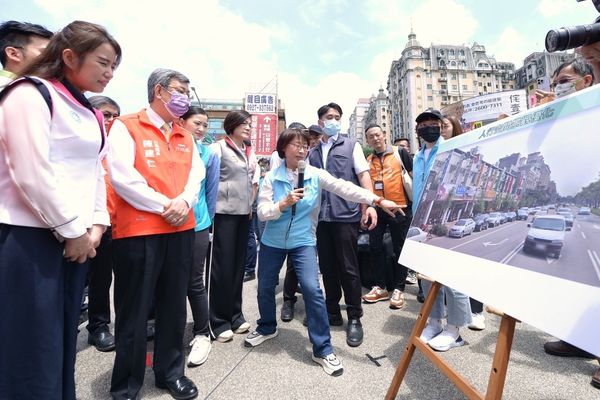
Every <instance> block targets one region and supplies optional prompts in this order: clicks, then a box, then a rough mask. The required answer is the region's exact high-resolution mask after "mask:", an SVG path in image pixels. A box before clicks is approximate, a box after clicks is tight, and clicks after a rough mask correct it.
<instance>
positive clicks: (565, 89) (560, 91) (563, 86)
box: [554, 81, 577, 98]
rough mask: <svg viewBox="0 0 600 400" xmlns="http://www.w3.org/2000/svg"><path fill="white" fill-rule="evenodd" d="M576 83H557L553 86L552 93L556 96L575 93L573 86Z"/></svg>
mask: <svg viewBox="0 0 600 400" xmlns="http://www.w3.org/2000/svg"><path fill="white" fill-rule="evenodd" d="M576 84H577V81H571V82H565V83H559V84H558V85H556V86H555V87H554V94H555V95H556V97H557V98H561V97H565V96H567V95H569V94H571V93H575V92H576V91H577V88H576V87H575V85H576Z"/></svg>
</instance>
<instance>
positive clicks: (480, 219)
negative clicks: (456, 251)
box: [473, 214, 490, 232]
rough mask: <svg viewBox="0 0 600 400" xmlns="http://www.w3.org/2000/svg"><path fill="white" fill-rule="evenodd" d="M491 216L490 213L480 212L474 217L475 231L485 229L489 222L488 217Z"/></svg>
mask: <svg viewBox="0 0 600 400" xmlns="http://www.w3.org/2000/svg"><path fill="white" fill-rule="evenodd" d="M489 218H490V216H489V215H488V214H479V215H477V216H475V217H474V218H473V220H474V221H475V232H480V231H485V230H486V229H487V228H488V226H489V224H488V219H489Z"/></svg>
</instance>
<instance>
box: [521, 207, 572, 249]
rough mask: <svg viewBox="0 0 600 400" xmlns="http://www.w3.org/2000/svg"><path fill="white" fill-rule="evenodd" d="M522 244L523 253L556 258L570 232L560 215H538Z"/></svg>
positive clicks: (529, 225)
mask: <svg viewBox="0 0 600 400" xmlns="http://www.w3.org/2000/svg"><path fill="white" fill-rule="evenodd" d="M527 226H528V227H529V231H528V232H527V237H526V238H525V243H524V244H523V252H525V253H531V252H539V253H543V254H545V255H550V256H553V257H554V258H558V257H559V256H560V252H561V250H562V248H563V244H564V242H565V232H566V231H570V230H571V228H568V227H567V224H566V222H565V218H564V217H563V216H562V215H540V216H538V217H536V219H535V220H533V222H532V223H531V224H527Z"/></svg>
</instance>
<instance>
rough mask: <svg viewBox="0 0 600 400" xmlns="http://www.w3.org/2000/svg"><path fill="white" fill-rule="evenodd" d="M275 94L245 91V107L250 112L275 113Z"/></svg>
mask: <svg viewBox="0 0 600 400" xmlns="http://www.w3.org/2000/svg"><path fill="white" fill-rule="evenodd" d="M276 99H277V96H276V95H275V94H274V93H246V98H245V101H244V105H245V109H246V111H248V112H249V113H250V114H275V113H277V101H276Z"/></svg>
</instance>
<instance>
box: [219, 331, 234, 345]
mask: <svg viewBox="0 0 600 400" xmlns="http://www.w3.org/2000/svg"><path fill="white" fill-rule="evenodd" d="M232 339H233V332H232V331H231V329H229V330H226V331H225V332H223V333H221V334H220V335H219V336H217V342H220V343H227V342H229V341H230V340H232Z"/></svg>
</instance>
